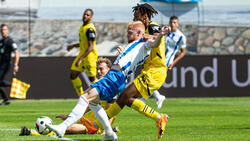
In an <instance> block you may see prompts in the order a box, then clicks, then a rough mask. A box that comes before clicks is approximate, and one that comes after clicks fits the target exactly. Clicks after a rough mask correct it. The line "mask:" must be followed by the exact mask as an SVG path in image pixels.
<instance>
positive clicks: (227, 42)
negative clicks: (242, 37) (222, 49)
mask: <svg viewBox="0 0 250 141" xmlns="http://www.w3.org/2000/svg"><path fill="white" fill-rule="evenodd" d="M233 41H234V39H233V38H232V37H226V38H225V39H223V40H222V45H224V46H229V45H231V44H232V43H233Z"/></svg>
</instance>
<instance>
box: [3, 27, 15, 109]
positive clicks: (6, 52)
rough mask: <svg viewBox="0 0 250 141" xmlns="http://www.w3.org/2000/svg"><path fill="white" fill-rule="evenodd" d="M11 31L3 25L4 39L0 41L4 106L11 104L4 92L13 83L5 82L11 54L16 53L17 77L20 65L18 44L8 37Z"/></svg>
mask: <svg viewBox="0 0 250 141" xmlns="http://www.w3.org/2000/svg"><path fill="white" fill-rule="evenodd" d="M8 34H9V29H8V26H7V25H6V24H2V25H1V35H2V39H1V40H0V94H1V96H2V98H3V102H2V104H3V105H8V104H10V102H9V98H8V96H7V94H6V93H5V91H4V89H3V88H4V87H10V86H11V83H10V82H7V81H5V80H4V78H5V76H6V74H7V72H8V71H9V69H10V65H11V53H12V52H14V54H15V57H14V67H13V74H14V75H15V74H16V73H17V72H18V63H19V52H18V50H17V45H16V43H15V42H14V41H13V40H12V38H11V37H9V36H8Z"/></svg>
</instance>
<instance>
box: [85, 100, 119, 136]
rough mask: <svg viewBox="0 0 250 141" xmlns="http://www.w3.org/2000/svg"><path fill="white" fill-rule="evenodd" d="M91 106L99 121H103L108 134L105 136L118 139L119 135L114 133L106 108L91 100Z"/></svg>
mask: <svg viewBox="0 0 250 141" xmlns="http://www.w3.org/2000/svg"><path fill="white" fill-rule="evenodd" d="M89 108H90V109H91V110H92V111H93V112H94V113H95V115H96V117H97V119H98V121H100V122H101V123H102V125H103V127H104V130H105V135H106V136H105V138H106V139H112V140H116V139H117V136H116V134H115V133H114V131H113V129H112V127H111V125H110V123H109V119H108V116H107V114H106V112H105V110H104V109H103V108H102V107H101V105H100V104H96V103H93V102H91V103H90V104H89Z"/></svg>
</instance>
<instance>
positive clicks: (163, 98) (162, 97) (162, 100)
mask: <svg viewBox="0 0 250 141" xmlns="http://www.w3.org/2000/svg"><path fill="white" fill-rule="evenodd" d="M165 99H166V97H165V96H163V95H160V98H159V99H158V100H157V101H156V104H157V109H161V106H162V104H163V102H164V100H165Z"/></svg>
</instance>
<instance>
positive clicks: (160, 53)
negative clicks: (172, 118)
mask: <svg viewBox="0 0 250 141" xmlns="http://www.w3.org/2000/svg"><path fill="white" fill-rule="evenodd" d="M133 11H134V20H140V21H142V22H143V24H144V25H145V26H146V27H147V28H146V31H147V32H148V33H149V32H150V30H149V27H150V20H151V17H153V14H156V12H157V11H156V10H154V9H153V7H151V6H150V5H149V4H141V5H140V4H138V5H137V6H135V7H133ZM165 28H166V27H165ZM167 29H168V30H167V31H170V28H169V27H167ZM163 31H164V30H163ZM163 34H166V33H164V32H162V31H161V32H160V35H159V36H158V38H157V39H156V40H157V41H158V44H159V46H158V47H157V48H152V49H151V53H150V56H149V57H148V58H147V59H146V61H145V63H144V68H143V69H142V71H141V74H140V75H139V76H138V77H137V78H136V79H135V80H134V81H133V83H132V84H130V85H129V86H128V87H127V88H126V89H125V90H124V91H123V92H122V93H121V94H120V96H119V97H118V99H117V100H116V102H115V103H114V104H112V105H111V106H110V107H109V108H108V110H107V115H108V117H109V118H111V117H113V116H115V115H117V114H118V113H119V112H120V111H121V110H122V108H123V107H124V106H126V105H127V106H129V107H131V108H133V109H135V110H137V111H138V112H140V113H142V114H144V115H146V116H148V117H150V118H152V119H154V120H155V121H156V123H157V127H158V138H161V137H162V135H163V133H164V131H165V127H166V124H167V121H168V116H167V115H166V114H160V113H158V112H156V111H155V110H154V109H152V108H151V107H149V106H147V105H146V104H145V103H144V102H142V101H141V100H139V99H137V98H139V97H141V96H143V97H144V98H145V99H147V98H148V96H150V94H151V93H152V92H153V91H155V90H158V89H159V88H160V87H161V86H162V84H163V83H164V81H165V79H166V76H167V70H168V68H167V66H166V63H165V61H166V58H165V44H164V37H163V36H164V35H163Z"/></svg>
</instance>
